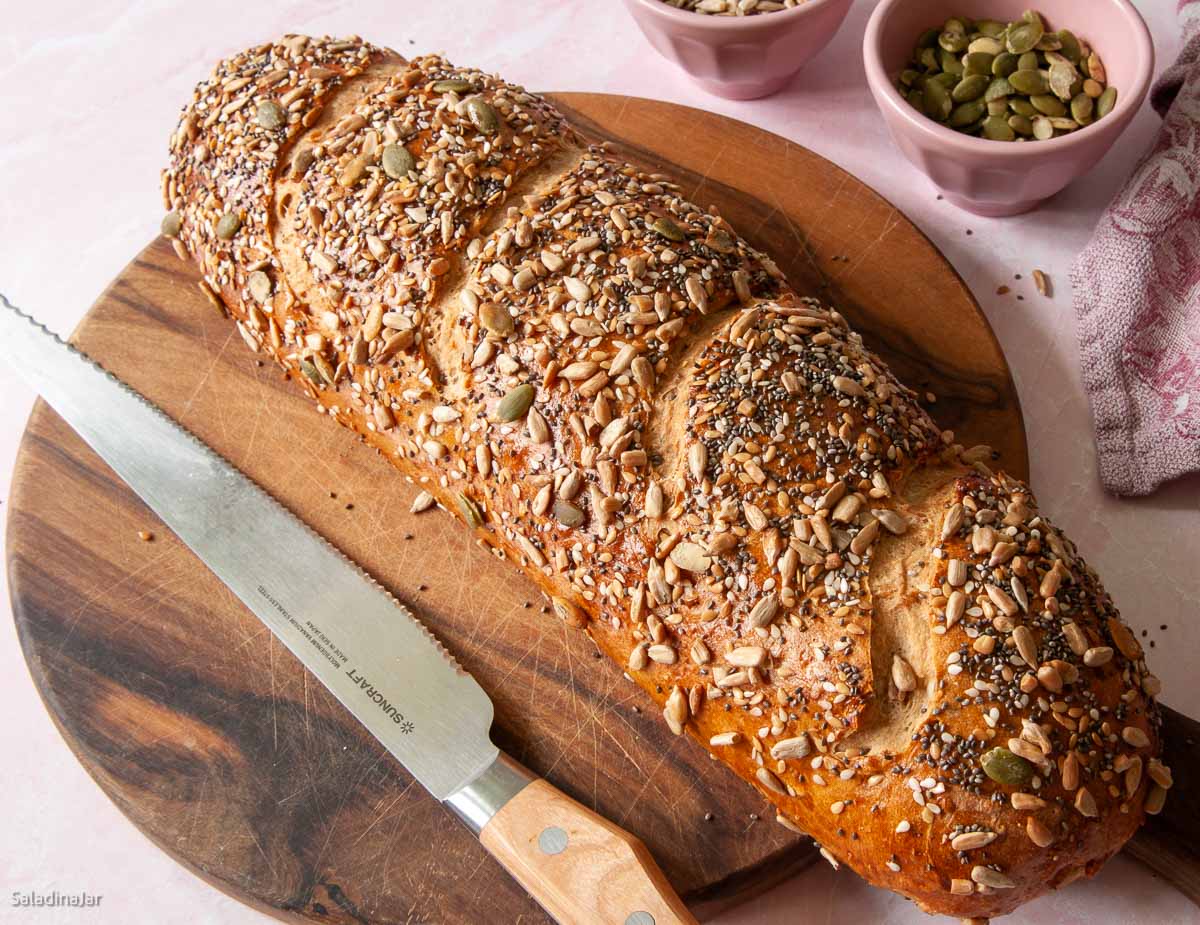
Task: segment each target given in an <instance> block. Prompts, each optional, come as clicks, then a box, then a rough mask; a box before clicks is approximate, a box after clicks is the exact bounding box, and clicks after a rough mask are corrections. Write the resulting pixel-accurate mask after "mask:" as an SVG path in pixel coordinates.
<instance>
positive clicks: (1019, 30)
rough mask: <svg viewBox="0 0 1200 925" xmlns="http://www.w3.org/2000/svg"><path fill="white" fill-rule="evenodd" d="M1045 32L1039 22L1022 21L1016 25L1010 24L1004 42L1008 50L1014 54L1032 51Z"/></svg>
mask: <svg viewBox="0 0 1200 925" xmlns="http://www.w3.org/2000/svg"><path fill="white" fill-rule="evenodd" d="M1044 33H1045V28H1044V27H1043V26H1042V24H1041V23H1040V22H1036V23H1033V22H1024V23H1021V24H1020V25H1018V26H1015V27H1013V26H1010V27H1009V29H1008V36H1007V38H1006V44H1007V45H1008V50H1009V51H1011V52H1012V53H1013V54H1014V55H1023V54H1025V52H1027V51H1033V49H1034V48H1036V47H1037V43H1038V42H1040V41H1041V40H1042V35H1043V34H1044Z"/></svg>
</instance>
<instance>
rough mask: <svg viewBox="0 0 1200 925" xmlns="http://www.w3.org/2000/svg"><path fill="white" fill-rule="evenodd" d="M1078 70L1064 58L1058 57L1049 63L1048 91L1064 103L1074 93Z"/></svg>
mask: <svg viewBox="0 0 1200 925" xmlns="http://www.w3.org/2000/svg"><path fill="white" fill-rule="evenodd" d="M1078 81H1079V72H1078V71H1076V70H1075V65H1073V64H1072V63H1071V62H1070V61H1068V60H1067V59H1066V58H1063V57H1058V58H1056V59H1055V60H1054V62H1053V63H1052V64H1051V65H1050V91H1051V92H1052V93H1053V94H1054V95H1055V96H1057V97H1058V98H1059V99H1060V100H1062V101H1063V102H1064V103H1066V102H1069V101H1070V99H1071V97H1073V96H1074V95H1075V92H1076V91H1075V84H1076V83H1077V82H1078Z"/></svg>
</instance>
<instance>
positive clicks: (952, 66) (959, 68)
mask: <svg viewBox="0 0 1200 925" xmlns="http://www.w3.org/2000/svg"><path fill="white" fill-rule="evenodd" d="M938 57H939V61H940V63H941V66H942V73H943V74H953V75H954V76H955V77H960V76H962V72H963V63H962V59H960V58H959V57H958V55H956V54H954V53H952V52H949V51H946V49H944V48H943V49H942V53H941V54H940V55H939V56H938Z"/></svg>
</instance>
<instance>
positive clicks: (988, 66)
mask: <svg viewBox="0 0 1200 925" xmlns="http://www.w3.org/2000/svg"><path fill="white" fill-rule="evenodd" d="M995 60H996V56H995V55H990V54H987V53H986V52H982V51H976V52H971V53H970V54H967V55H964V56H963V74H964V75H966V76H971V75H974V74H987V75H989V76H990V75H991V73H992V63H993V62H994V61H995Z"/></svg>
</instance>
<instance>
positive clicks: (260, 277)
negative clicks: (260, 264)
mask: <svg viewBox="0 0 1200 925" xmlns="http://www.w3.org/2000/svg"><path fill="white" fill-rule="evenodd" d="M246 286H247V288H248V289H249V290H250V295H251V297H252V298H253V299H254V301H255V302H258V303H259V304H262V303H263V302H265V301H267V299H269V298H270V297H271V277H269V276H267V274H266V273H264V272H263V271H262V270H255V271H254V272H253V273H251V274H250V275H249V276H248V277H247V278H246Z"/></svg>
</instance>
